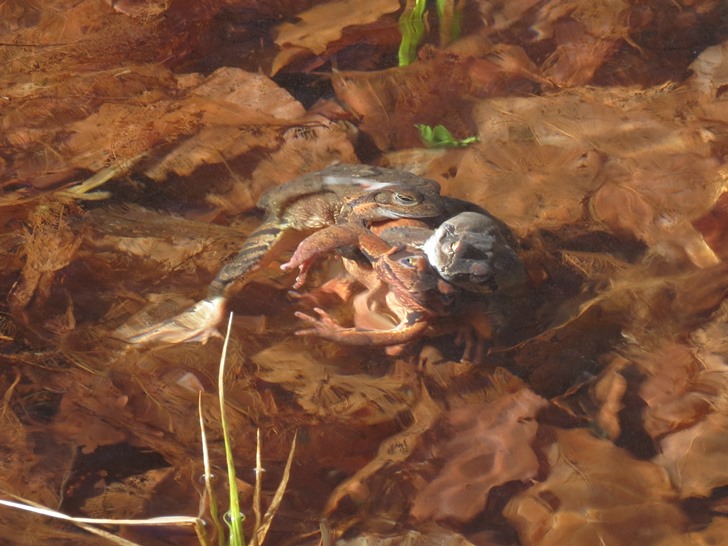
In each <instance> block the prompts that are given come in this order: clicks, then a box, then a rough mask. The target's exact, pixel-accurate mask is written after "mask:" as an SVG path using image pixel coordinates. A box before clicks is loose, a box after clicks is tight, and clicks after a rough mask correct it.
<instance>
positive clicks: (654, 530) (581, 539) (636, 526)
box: [503, 429, 685, 546]
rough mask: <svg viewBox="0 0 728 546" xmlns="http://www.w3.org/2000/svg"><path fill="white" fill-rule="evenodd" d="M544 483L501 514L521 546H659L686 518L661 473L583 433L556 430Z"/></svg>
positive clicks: (528, 491)
mask: <svg viewBox="0 0 728 546" xmlns="http://www.w3.org/2000/svg"><path fill="white" fill-rule="evenodd" d="M554 433H555V442H554V443H552V444H551V445H549V446H546V448H545V451H544V455H545V456H546V458H547V461H548V465H549V467H550V470H549V474H548V478H547V479H546V480H545V481H543V482H540V483H536V484H535V485H533V486H532V487H530V488H529V489H527V490H526V491H524V492H523V493H520V494H518V495H516V496H515V497H513V499H511V501H510V502H509V503H508V504H507V505H506V507H505V509H504V511H503V515H504V516H505V517H506V518H507V519H508V520H509V521H510V522H511V523H512V524H513V525H514V526H515V527H516V528H517V529H518V534H519V538H520V539H521V543H522V544H527V545H531V544H542V545H552V544H553V545H556V544H563V543H564V542H565V541H566V542H568V543H569V544H575V545H581V544H584V545H587V544H614V545H621V544H623V545H625V546H627V545H630V544H634V543H635V542H640V543H641V544H656V543H658V542H659V541H660V540H663V539H665V538H668V537H670V536H671V535H673V534H676V533H681V532H682V530H683V526H684V522H685V517H684V515H683V514H682V513H681V511H680V510H679V509H678V507H677V506H676V505H675V504H674V503H673V502H672V501H673V500H674V498H675V494H674V492H673V490H672V488H671V485H670V481H669V479H668V477H667V475H666V473H665V471H664V470H663V469H662V468H661V467H659V466H657V465H655V464H653V463H650V462H645V461H639V460H637V459H634V458H633V457H632V456H631V455H629V454H628V453H627V452H625V451H624V450H621V449H619V448H617V447H615V446H614V445H613V444H612V443H611V442H609V441H607V440H599V439H597V438H595V437H594V436H592V435H591V434H590V433H589V431H587V430H585V429H574V430H556V431H554Z"/></svg>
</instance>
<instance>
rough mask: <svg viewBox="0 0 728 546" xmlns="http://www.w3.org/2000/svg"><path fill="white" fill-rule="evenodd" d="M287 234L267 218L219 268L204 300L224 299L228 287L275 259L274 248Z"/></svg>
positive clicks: (284, 226) (272, 220)
mask: <svg viewBox="0 0 728 546" xmlns="http://www.w3.org/2000/svg"><path fill="white" fill-rule="evenodd" d="M288 231H289V229H288V227H287V226H286V225H285V224H283V223H281V222H280V221H278V219H277V218H266V220H265V221H263V223H262V224H261V225H260V226H258V228H257V229H256V230H255V231H253V233H251V234H250V236H249V237H248V238H247V239H246V240H245V242H244V243H243V248H241V249H240V252H238V253H237V254H236V255H235V257H234V258H233V259H232V260H230V261H229V262H228V263H226V264H225V265H224V266H223V267H222V269H220V271H219V272H218V274H217V275H216V276H215V278H214V279H213V280H212V282H211V283H210V286H209V287H208V289H207V297H206V298H205V299H206V300H208V301H210V300H213V299H214V298H225V294H226V293H227V291H228V288H229V287H230V285H232V284H233V283H234V282H236V281H241V282H244V281H246V280H248V278H249V276H250V275H251V273H254V272H255V271H257V270H259V269H261V268H262V267H264V266H265V265H267V264H268V263H269V262H270V261H271V260H272V259H273V257H274V256H275V252H274V248H275V247H276V246H278V245H279V244H280V243H281V242H282V241H283V240H284V239H285V238H286V237H285V236H286V234H287V232H288Z"/></svg>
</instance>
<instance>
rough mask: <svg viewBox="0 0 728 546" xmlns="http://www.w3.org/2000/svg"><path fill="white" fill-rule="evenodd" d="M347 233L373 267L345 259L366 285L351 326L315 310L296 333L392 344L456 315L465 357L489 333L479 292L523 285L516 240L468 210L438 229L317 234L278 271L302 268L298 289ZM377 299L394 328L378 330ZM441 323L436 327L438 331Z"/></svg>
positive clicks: (412, 226)
mask: <svg viewBox="0 0 728 546" xmlns="http://www.w3.org/2000/svg"><path fill="white" fill-rule="evenodd" d="M372 229H374V230H376V229H377V228H376V227H372ZM352 233H353V234H355V235H356V237H357V239H358V245H359V248H360V249H361V250H362V251H363V253H364V255H365V256H366V257H367V258H368V260H369V261H370V263H371V268H370V269H367V268H366V267H362V266H361V264H357V263H356V262H354V261H351V260H345V263H346V264H347V267H346V269H347V271H348V272H349V273H351V274H352V275H353V276H354V277H355V278H357V280H359V281H360V282H361V283H362V284H364V285H365V286H366V287H367V290H366V292H364V293H363V294H359V295H357V296H356V297H354V298H353V301H352V304H353V307H354V324H355V326H354V327H353V328H344V327H342V326H340V325H339V324H337V323H336V322H334V321H333V320H332V319H331V318H330V317H329V315H328V314H327V313H326V312H325V311H324V310H322V309H320V308H315V312H316V313H317V314H318V317H312V316H309V315H306V314H305V313H300V312H299V313H297V316H298V317H299V318H301V319H303V320H305V321H306V322H308V323H309V325H310V326H311V328H308V329H305V330H302V331H300V332H299V334H300V335H311V334H315V335H319V336H321V337H325V338H327V339H330V340H334V341H339V342H343V343H349V344H357V345H363V344H373V345H397V344H401V343H404V342H408V341H411V340H413V339H415V338H416V337H417V336H418V335H420V334H421V333H423V332H425V330H427V329H428V328H429V327H430V326H431V325H432V324H433V322H435V323H436V322H437V320H436V319H437V318H439V317H445V316H452V315H457V317H458V318H459V319H460V320H458V321H456V323H457V324H458V328H456V330H458V337H459V338H461V339H462V340H463V341H464V342H465V343H464V344H465V353H464V355H463V358H464V359H465V360H469V359H471V356H472V355H473V354H475V353H474V350H475V351H476V352H478V353H479V352H480V351H481V350H482V339H489V338H490V337H491V335H492V328H493V321H492V320H491V317H490V316H489V315H490V313H489V305H488V301H487V300H488V299H489V298H485V297H484V296H483V294H489V295H492V294H494V293H496V292H498V291H501V292H504V291H510V290H517V289H518V288H519V287H520V286H522V285H523V284H524V283H525V279H526V275H525V270H524V268H523V266H522V264H521V262H520V260H519V258H518V256H517V254H516V252H515V250H514V248H515V245H516V243H515V239H514V238H512V235H510V232H509V231H508V230H507V228H506V227H505V226H504V225H503V224H502V223H500V222H499V221H498V220H496V219H494V218H493V217H491V216H490V215H488V214H487V213H480V212H472V211H465V212H461V213H459V214H456V215H455V216H453V217H452V218H449V219H448V220H446V221H444V222H443V223H442V224H441V225H440V226H438V228H437V229H435V230H432V229H430V228H428V227H427V224H426V223H425V222H423V221H417V220H406V221H397V222H394V223H388V224H386V225H385V226H384V227H380V228H379V229H378V231H377V233H378V235H379V237H377V236H375V235H374V234H372V233H371V232H368V231H361V230H357V229H354V228H352V227H351V226H336V227H333V228H329V229H327V230H323V231H320V232H317V233H315V234H313V235H311V236H310V237H308V238H307V239H305V240H304V241H303V242H302V243H301V244H299V247H298V248H297V249H296V252H295V253H294V255H293V257H292V259H291V261H290V262H288V263H287V264H284V266H283V267H285V268H293V267H297V266H298V267H301V274H300V275H299V278H298V279H297V282H296V286H300V285H301V284H302V283H303V282H304V281H305V276H306V270H307V268H308V267H309V266H310V265H311V263H312V262H313V260H315V258H316V257H317V256H319V255H320V254H322V253H328V252H329V251H330V250H331V245H332V240H336V241H339V242H340V241H342V240H348V241H351V240H352ZM467 294H469V295H468V296H467V297H463V296H464V295H467ZM382 301H385V302H386V307H387V308H388V309H389V310H390V311H391V312H392V314H394V315H395V316H396V317H397V321H398V322H397V323H392V322H390V323H389V324H386V323H384V325H382V324H383V322H382V321H381V320H379V317H381V316H382V314H383V312H382V305H381V302H382ZM448 323H449V324H450V325H452V323H453V321H448ZM436 326H437V325H436ZM439 326H440V327H439V328H437V327H436V328H435V330H438V329H439V330H443V328H442V325H439ZM460 326H462V327H460ZM450 329H452V328H450ZM473 332H475V335H474V336H473ZM475 359H476V360H479V356H477V355H476V358H475Z"/></svg>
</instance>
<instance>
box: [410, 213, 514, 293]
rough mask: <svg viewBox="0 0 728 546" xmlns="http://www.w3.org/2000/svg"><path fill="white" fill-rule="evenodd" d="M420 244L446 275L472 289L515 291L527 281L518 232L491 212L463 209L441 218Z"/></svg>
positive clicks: (485, 291)
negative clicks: (515, 232)
mask: <svg viewBox="0 0 728 546" xmlns="http://www.w3.org/2000/svg"><path fill="white" fill-rule="evenodd" d="M421 248H422V250H423V252H424V253H425V255H426V256H427V259H428V261H429V262H430V264H431V265H432V267H434V268H435V270H436V271H437V272H438V273H439V275H440V276H441V277H442V278H443V279H445V280H447V281H448V282H449V283H451V284H453V285H454V286H459V287H462V288H464V289H465V290H467V291H469V292H475V293H479V294H493V293H496V292H510V293H513V292H514V291H518V290H520V289H521V288H523V287H524V286H525V285H526V283H527V273H526V269H525V267H524V266H523V263H522V262H521V259H520V258H519V256H518V253H517V250H516V249H517V248H518V243H517V241H516V239H515V236H514V235H513V234H512V233H511V231H510V230H509V229H508V228H507V227H506V226H505V225H504V224H503V223H502V222H500V220H497V219H496V218H494V217H493V216H491V215H489V214H483V213H482V212H475V211H463V212H460V213H459V214H457V215H455V216H453V217H452V218H449V219H447V220H445V221H444V222H442V223H441V224H440V225H439V226H438V227H437V228H436V229H435V230H434V231H433V232H432V234H431V235H430V236H429V237H428V238H427V239H426V240H425V242H424V243H423V244H422V247H421Z"/></svg>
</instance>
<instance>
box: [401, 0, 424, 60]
mask: <svg viewBox="0 0 728 546" xmlns="http://www.w3.org/2000/svg"><path fill="white" fill-rule="evenodd" d="M426 4H427V0H407V5H406V6H405V8H404V11H403V12H402V15H401V16H400V17H399V32H400V33H401V34H402V42H401V43H400V44H399V66H407V65H408V64H411V63H412V61H414V60H415V59H416V58H417V46H419V45H420V42H421V41H422V38H423V37H424V35H425V5H426Z"/></svg>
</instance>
